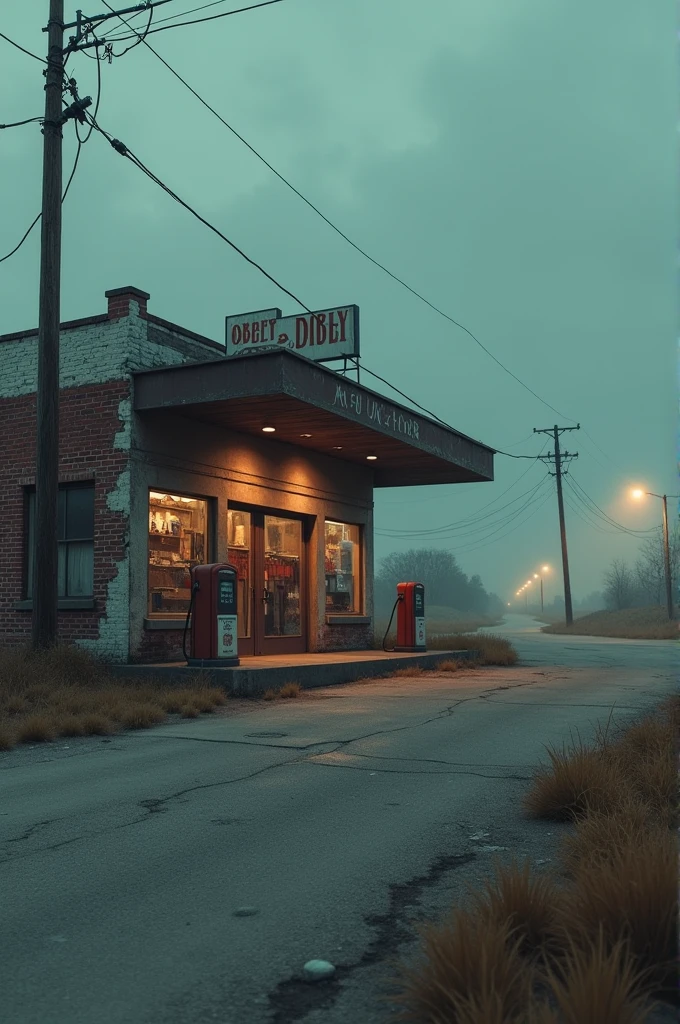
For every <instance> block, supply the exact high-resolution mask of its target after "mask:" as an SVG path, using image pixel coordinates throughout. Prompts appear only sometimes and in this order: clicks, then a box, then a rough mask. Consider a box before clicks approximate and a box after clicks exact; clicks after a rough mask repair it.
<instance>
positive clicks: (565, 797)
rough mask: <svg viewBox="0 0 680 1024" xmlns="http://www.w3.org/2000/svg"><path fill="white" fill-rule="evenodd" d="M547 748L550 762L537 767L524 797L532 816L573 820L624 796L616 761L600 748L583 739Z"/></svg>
mask: <svg viewBox="0 0 680 1024" xmlns="http://www.w3.org/2000/svg"><path fill="white" fill-rule="evenodd" d="M546 750H547V753H548V757H549V760H550V765H549V766H546V765H542V766H540V767H539V768H538V769H536V771H535V772H534V778H533V782H532V785H531V788H530V789H529V791H528V792H527V793H526V794H525V796H524V799H523V801H522V804H523V808H524V811H525V812H526V813H527V814H528V815H529V817H532V818H546V819H548V820H551V821H571V820H572V819H574V818H575V817H576V816H577V815H579V814H583V813H585V812H586V811H587V810H590V809H595V810H597V809H599V808H602V809H604V808H611V807H613V806H615V805H616V804H617V802H618V801H619V800H620V799H621V796H622V791H621V785H620V778H619V775H618V773H617V771H616V768H615V765H613V764H612V763H611V762H610V761H609V760H608V759H607V758H606V757H604V756H603V754H602V752H601V751H600V750H597V749H595V748H592V747H588V746H585V745H584V744H583V743H581V742H580V741H579V743H578V744H576V745H573V746H572V747H571V748H568V747H566V746H564V747H563V748H562V750H558V749H557V748H555V747H551V746H549V747H546Z"/></svg>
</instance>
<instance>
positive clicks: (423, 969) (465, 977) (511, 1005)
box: [389, 909, 534, 1024]
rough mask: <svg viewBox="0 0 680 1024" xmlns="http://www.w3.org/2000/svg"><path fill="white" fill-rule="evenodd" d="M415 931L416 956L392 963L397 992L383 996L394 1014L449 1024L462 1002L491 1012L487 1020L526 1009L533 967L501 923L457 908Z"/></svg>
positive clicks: (429, 1023) (469, 1008)
mask: <svg viewBox="0 0 680 1024" xmlns="http://www.w3.org/2000/svg"><path fill="white" fill-rule="evenodd" d="M418 932H419V933H420V935H421V938H422V962H421V963H420V964H416V965H414V966H405V965H400V964H397V965H396V966H397V971H398V974H397V976H396V977H395V978H394V979H393V981H394V983H395V984H396V985H397V986H398V987H399V989H400V992H399V995H398V996H394V997H389V1001H390V1002H396V1003H398V1004H399V1006H400V1007H401V1010H400V1012H399V1013H397V1015H396V1017H395V1019H396V1020H403V1021H417V1022H418V1024H423V1022H427V1024H449V1022H453V1021H457V1020H458V1017H457V1013H458V1008H459V1007H461V1006H465V1005H466V1004H467V1009H466V1011H465V1012H468V1014H469V1013H470V1012H472V1009H473V1008H474V1007H475V1006H477V1007H481V1008H482V1012H493V1013H494V1015H495V1016H493V1017H491V1019H492V1020H499V1021H506V1020H513V1019H514V1017H516V1016H518V1015H519V1014H520V1012H522V1011H523V1010H525V1009H526V1007H527V1005H528V1004H529V1001H530V995H531V990H532V983H533V979H534V971H533V968H532V967H531V966H530V965H529V964H528V963H527V961H526V960H525V959H523V957H522V956H521V955H520V952H519V949H520V945H521V943H522V939H521V938H515V937H513V933H512V930H511V929H510V927H509V925H508V924H507V923H504V924H501V923H500V922H499V921H497V920H494V918H493V917H491V916H481V917H480V916H479V915H477V914H476V913H475V912H474V911H473V910H470V909H459V910H455V911H454V912H453V913H452V915H451V916H450V917H449V919H448V920H447V919H445V920H444V921H443V922H441V923H437V924H428V925H425V926H421V927H419V928H418ZM490 1002H491V1003H492V1004H493V1006H492V1007H490V1006H489V1004H490ZM472 1019H474V1018H472ZM478 1019H479V1020H480V1021H481V1020H482V1019H484V1020H486V1019H487V1018H478Z"/></svg>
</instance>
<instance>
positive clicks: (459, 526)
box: [380, 477, 546, 538]
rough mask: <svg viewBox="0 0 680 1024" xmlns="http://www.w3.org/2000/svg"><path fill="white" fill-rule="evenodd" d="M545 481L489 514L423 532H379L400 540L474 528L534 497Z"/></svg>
mask: <svg viewBox="0 0 680 1024" xmlns="http://www.w3.org/2000/svg"><path fill="white" fill-rule="evenodd" d="M545 480H546V478H545V477H542V478H541V480H540V481H539V482H538V483H537V484H536V486H535V487H530V488H529V489H528V490H527V491H524V492H523V493H522V494H519V495H518V496H517V497H516V498H513V499H512V501H508V502H506V504H505V505H500V506H499V507H498V508H496V509H493V510H492V511H491V512H486V513H485V514H484V515H479V514H477V515H474V516H470V517H468V518H467V519H462V520H457V521H454V522H453V523H447V524H446V525H445V526H437V527H433V528H432V529H425V530H396V529H395V530H392V529H387V528H384V529H382V530H381V531H380V532H381V534H382V535H383V536H387V535H391V536H394V537H401V538H406V537H434V536H436V535H437V534H441V533H448V532H450V531H455V530H465V529H468V528H469V527H473V528H474V527H475V526H476V525H477V524H479V523H481V522H483V521H484V520H485V519H491V518H493V517H494V516H496V515H498V513H499V512H502V511H503V510H504V509H506V508H510V507H511V506H512V505H515V504H516V503H517V502H518V501H521V500H522V498H526V497H527V495H530V496H532V495H534V494H535V493H536V491H537V490H538V489H539V488H540V487H542V486H544V484H545ZM527 500H528V499H527ZM514 511H516V510H514ZM508 514H510V513H508Z"/></svg>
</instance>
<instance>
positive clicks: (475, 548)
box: [458, 492, 552, 554]
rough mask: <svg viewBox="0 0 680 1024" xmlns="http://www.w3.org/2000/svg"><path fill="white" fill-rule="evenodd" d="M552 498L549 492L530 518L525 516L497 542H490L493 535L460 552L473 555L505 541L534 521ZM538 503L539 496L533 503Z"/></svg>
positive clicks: (497, 538)
mask: <svg viewBox="0 0 680 1024" xmlns="http://www.w3.org/2000/svg"><path fill="white" fill-rule="evenodd" d="M551 496H552V495H551V493H550V492H548V493H547V494H546V495H545V497H544V498H543V501H541V502H539V504H538V505H536V507H535V508H534V510H533V511H532V512H530V513H529V515H528V516H525V518H524V519H522V520H521V521H520V522H519V523H517V524H516V525H515V526H513V527H512V528H511V529H509V530H506V531H505V533H502V534H501V535H500V536H499V537H496V539H495V540H492V541H490V537H491V536H492V534H489V536H488V537H486V538H484V540H482V541H480V542H478V543H476V544H473V545H472V546H471V547H469V548H459V549H458V551H459V552H460V553H462V554H471V553H472V552H473V551H480V550H481V549H482V548H485V547H489V546H490V544H497V543H498V541H499V540H505V538H506V537H508V536H509V535H510V534H511V533H514V532H515V530H519V528H520V526H524V525H525V523H528V522H529V520H530V519H533V517H534V516H535V515H536V513H537V512H540V510H541V509H542V508H543V506H544V505H546V504H547V503H548V501H549V500H550V498H551ZM536 501H538V496H537V497H536V499H535V501H534V502H532V504H535V503H536Z"/></svg>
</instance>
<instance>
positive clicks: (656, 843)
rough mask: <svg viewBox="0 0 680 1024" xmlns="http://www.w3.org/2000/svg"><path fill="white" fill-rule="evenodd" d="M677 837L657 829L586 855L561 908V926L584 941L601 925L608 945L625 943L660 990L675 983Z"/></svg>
mask: <svg viewBox="0 0 680 1024" xmlns="http://www.w3.org/2000/svg"><path fill="white" fill-rule="evenodd" d="M677 857H678V852H677V841H676V838H675V836H674V834H673V833H672V832H670V831H665V832H664V831H662V830H657V831H656V832H654V833H652V834H650V835H648V836H647V837H646V839H645V841H644V842H643V843H639V842H638V843H635V842H630V843H628V845H626V846H622V847H621V848H620V849H619V850H618V851H616V852H615V853H613V854H612V855H611V856H610V857H607V858H602V859H600V860H593V859H590V858H585V859H584V860H582V861H581V863H580V864H579V865H578V867H577V869H576V871H575V874H574V881H573V883H572V886H571V887H570V888H569V890H568V893H567V898H566V899H565V901H564V903H563V905H562V907H561V909H560V926H559V927H560V930H561V932H562V933H563V934H564V935H567V936H570V937H571V938H572V939H574V941H576V942H577V943H578V944H579V945H581V946H583V945H584V943H585V942H587V941H588V938H589V937H592V936H593V935H596V934H597V933H598V929H600V928H601V929H602V935H603V938H604V940H605V942H606V943H607V944H608V948H609V949H612V948H613V947H614V946H615V944H616V943H617V942H627V943H628V944H629V949H630V954H631V956H632V957H633V958H634V960H635V961H636V963H637V966H638V967H639V969H641V970H647V971H648V972H649V976H650V978H652V979H653V980H654V982H655V984H656V985H658V986H659V988H660V989H665V988H668V989H674V988H676V987H677V959H676V958H677V934H678V877H677Z"/></svg>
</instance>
